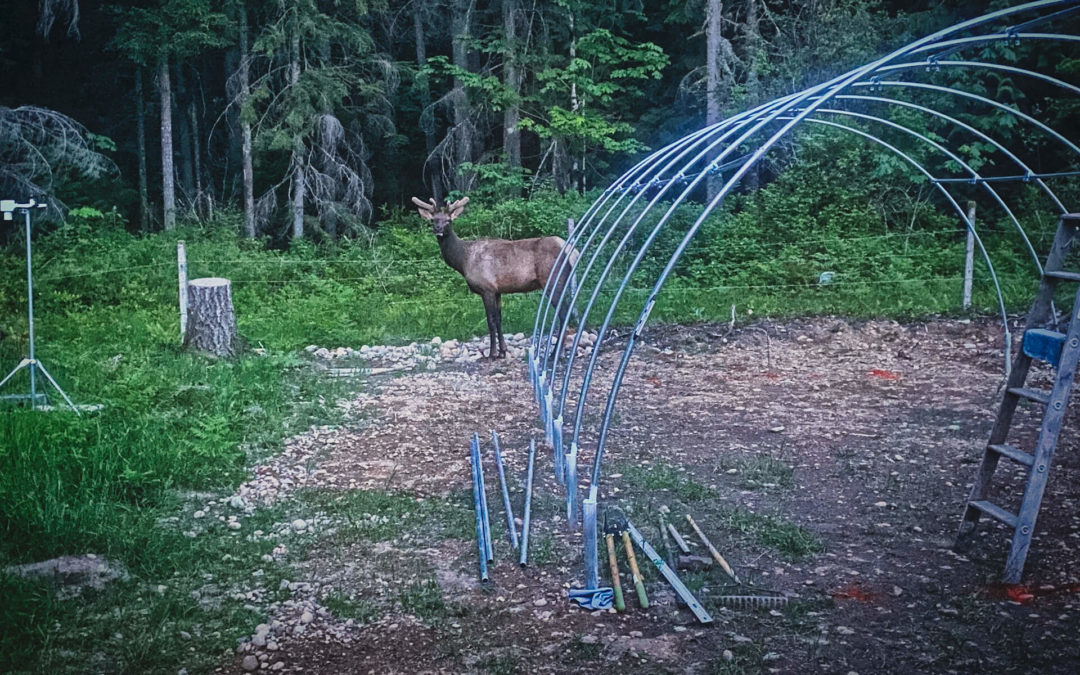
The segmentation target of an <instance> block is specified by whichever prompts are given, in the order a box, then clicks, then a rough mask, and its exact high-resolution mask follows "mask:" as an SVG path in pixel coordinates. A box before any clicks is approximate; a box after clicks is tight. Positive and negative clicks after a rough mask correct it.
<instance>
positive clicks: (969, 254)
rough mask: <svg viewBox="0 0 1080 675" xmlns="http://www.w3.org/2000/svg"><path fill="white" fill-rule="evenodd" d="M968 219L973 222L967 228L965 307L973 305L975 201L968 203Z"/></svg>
mask: <svg viewBox="0 0 1080 675" xmlns="http://www.w3.org/2000/svg"><path fill="white" fill-rule="evenodd" d="M967 207H968V209H967V219H968V223H971V227H968V228H966V229H967V249H966V251H965V254H964V299H963V308H964V309H969V308H970V307H971V275H972V272H973V267H974V264H975V232H974V229H973V228H974V227H975V202H974V201H970V202H968V204H967Z"/></svg>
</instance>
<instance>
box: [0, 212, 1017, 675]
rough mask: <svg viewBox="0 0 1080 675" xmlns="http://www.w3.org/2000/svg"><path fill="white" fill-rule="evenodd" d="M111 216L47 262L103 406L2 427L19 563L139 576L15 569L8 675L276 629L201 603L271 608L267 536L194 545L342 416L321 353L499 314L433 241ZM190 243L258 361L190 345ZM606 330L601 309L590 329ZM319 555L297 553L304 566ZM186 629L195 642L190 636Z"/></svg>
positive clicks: (527, 307)
mask: <svg viewBox="0 0 1080 675" xmlns="http://www.w3.org/2000/svg"><path fill="white" fill-rule="evenodd" d="M99 220H100V219H99ZM99 220H89V221H88V220H85V219H83V220H80V219H72V221H73V222H72V223H71V224H70V225H69V226H67V227H65V228H63V229H62V230H59V231H57V232H54V233H52V234H50V235H47V236H46V237H44V238H43V239H42V240H41V241H39V242H38V244H37V246H38V248H37V254H36V258H35V263H36V274H37V279H38V284H37V296H36V309H37V319H38V323H37V334H38V355H39V356H40V358H41V359H42V360H43V362H44V363H45V364H46V365H47V366H48V368H49V370H50V371H51V372H52V374H53V375H54V376H55V377H56V379H57V380H58V382H59V383H60V384H61V385H62V386H63V387H64V388H65V390H66V391H67V392H68V393H69V394H70V395H71V396H72V397H73V398H74V399H75V401H77V402H79V403H85V404H101V405H102V408H101V410H100V411H98V412H93V413H88V414H84V415H83V416H82V417H75V416H74V415H72V414H71V413H68V412H56V413H50V414H40V413H31V412H28V411H25V410H14V409H13V410H6V411H4V412H2V413H0V439H3V442H2V443H0V505H2V506H0V566H6V565H10V564H18V563H24V562H31V561H39V560H44V559H47V558H51V557H55V556H59V555H65V554H81V553H86V552H93V553H96V554H99V555H102V556H106V557H108V558H109V559H110V560H115V561H118V562H120V563H122V564H123V565H124V567H125V568H126V569H127V571H128V573H129V575H130V576H129V578H128V579H127V580H126V581H119V582H115V583H114V584H113V585H111V586H109V587H108V589H107V590H104V591H101V592H94V591H90V592H87V593H86V594H85V595H84V596H83V597H82V598H80V599H78V600H75V601H72V600H67V601H62V600H59V599H58V598H57V597H56V596H55V594H54V593H53V591H52V589H51V588H50V587H48V586H46V585H42V584H38V583H35V582H30V581H26V580H22V579H18V578H14V577H12V576H10V575H6V574H2V573H0V594H2V596H3V598H4V602H3V603H0V670H3V671H10V670H14V671H36V672H60V671H73V672H74V671H81V670H85V669H87V668H91V669H101V670H106V671H116V672H157V671H160V672H167V671H171V672H175V670H176V667H174V666H177V664H183V665H185V666H186V667H188V668H189V669H192V670H193V671H194V670H201V669H206V668H209V667H211V666H213V665H215V664H218V663H220V662H221V659H222V658H223V657H224V656H225V655H227V654H230V653H231V652H232V650H233V649H234V648H235V646H236V643H235V640H236V638H237V637H238V636H241V635H245V634H250V631H251V629H252V628H253V627H254V625H255V624H257V623H259V621H260V620H262V619H263V618H264V616H263V614H262V613H260V612H259V611H255V610H254V609H252V606H251V604H250V603H248V602H246V601H244V600H240V599H234V598H232V597H229V596H226V597H222V598H221V599H220V602H214V603H210V604H207V603H201V604H200V603H198V602H193V601H192V598H193V595H192V594H193V592H195V593H197V594H198V593H200V592H201V591H200V589H204V588H205V587H206V586H207V585H208V584H212V585H214V586H216V587H218V588H230V587H241V588H245V589H250V590H257V591H259V592H260V593H262V596H263V597H267V598H269V597H273V596H274V594H275V593H276V592H277V588H278V584H279V582H280V580H281V578H282V575H283V574H285V572H284V571H283V570H282V569H281V568H280V567H279V566H275V565H269V566H267V565H265V564H264V563H263V556H264V555H266V554H267V552H268V547H269V546H270V544H269V543H267V541H265V540H261V541H260V540H250V539H248V538H246V537H243V536H237V535H236V534H235V533H234V532H232V531H230V530H229V529H227V527H226V526H225V524H224V523H220V524H217V525H213V526H210V527H209V528H208V529H206V531H205V532H203V533H202V534H200V535H199V536H197V537H189V536H186V535H185V534H184V532H185V529H186V528H185V525H186V524H187V523H188V519H190V517H191V515H190V514H191V512H192V511H193V510H194V508H196V507H195V506H194V504H195V503H196V502H197V499H200V498H203V499H204V498H205V495H208V494H209V495H218V496H227V495H229V494H231V492H232V490H233V489H234V488H235V486H236V485H237V484H238V483H239V482H240V481H242V480H243V478H244V477H245V475H246V473H245V472H246V469H247V467H249V466H250V465H251V463H252V461H253V459H255V458H258V457H265V456H268V455H271V454H273V453H275V452H278V451H279V450H280V448H281V443H282V440H283V439H284V438H286V437H287V436H289V435H290V434H293V433H295V432H297V431H299V430H303V429H305V428H307V427H308V426H310V425H312V424H322V423H333V422H334V421H335V420H336V419H337V417H338V413H337V411H336V407H335V406H334V401H335V400H336V399H338V398H339V397H340V396H342V395H343V394H344V393H345V392H344V390H343V389H341V387H343V386H345V385H344V384H343V383H342V381H340V380H329V379H326V378H320V377H319V375H318V373H317V371H315V370H314V369H312V368H311V367H310V366H309V364H308V361H307V360H305V359H304V358H302V357H301V356H299V355H298V354H299V353H300V351H299V350H301V349H302V348H303V347H304V346H306V345H308V344H318V345H320V346H327V347H335V346H354V347H359V346H361V345H363V344H379V343H403V342H408V341H410V340H414V339H422V338H423V339H427V338H430V337H432V336H434V335H439V336H441V337H443V338H444V339H447V338H467V337H470V336H473V335H478V334H483V333H485V332H486V327H485V322H484V315H483V308H482V306H481V303H480V301H479V300H478V299H477V298H476V297H475V296H470V295H469V294H468V293H467V291H466V289H465V288H464V284H463V283H462V281H461V279H460V278H459V277H458V276H457V275H456V273H454V272H453V271H452V270H449V269H448V268H446V267H445V266H444V265H443V263H442V262H441V261H440V260H439V259H438V257H437V255H438V254H437V249H436V246H435V242H434V240H433V238H432V237H430V235H429V234H428V233H426V232H416V231H406V230H402V229H400V228H387V229H386V230H385V231H383V232H381V233H380V234H379V238H378V240H377V241H376V242H375V244H370V243H367V242H363V243H352V244H343V245H339V246H337V247H335V248H317V247H314V246H306V245H305V246H298V247H294V249H292V250H290V251H288V252H281V251H270V250H266V249H265V248H264V246H263V245H262V244H261V243H260V242H254V243H253V242H243V241H238V240H237V239H235V237H234V236H233V235H232V234H231V233H229V232H228V231H227V230H225V229H224V228H220V229H218V230H214V231H211V230H189V231H184V232H181V233H177V234H175V235H169V236H166V235H155V236H148V237H137V236H133V235H129V234H126V233H124V232H122V231H121V230H120V229H118V228H117V227H111V226H110V225H109V223H108V222H99ZM107 220H108V218H107V217H105V221H107ZM545 227H547V228H548V229H553V228H555V227H557V223H556V224H549V225H546V226H545ZM529 233H530V232H528V231H524V232H518V231H515V232H514V233H513V234H515V235H518V234H529ZM463 234H466V235H467V234H468V231H467V228H466V231H464V232H463ZM180 238H182V239H185V240H186V242H187V251H188V259H189V261H190V268H191V271H190V276H191V277H198V276H209V275H221V276H227V277H229V278H231V279H233V281H234V284H235V286H234V301H235V304H236V309H237V315H238V322H239V328H240V332H241V334H242V335H243V337H244V338H245V340H246V342H247V344H248V345H249V347H251V348H253V349H249V350H248V351H246V352H245V353H244V354H243V355H242V356H240V357H239V358H237V359H235V360H233V361H218V360H212V359H208V358H205V357H201V356H196V355H192V354H188V353H185V352H184V351H182V350H181V349H180V347H179V344H178V342H179V335H178V332H179V331H178V318H177V310H176V268H175V246H176V244H175V241H176V239H180ZM957 260H958V261H959V258H958V259H957ZM23 264H24V263H23V259H22V256H21V251H20V249H19V248H18V247H17V246H16V247H14V248H10V249H8V250H6V251H0V275H2V276H0V278H2V279H3V282H2V283H0V320H2V323H3V326H4V328H5V330H6V331H7V332H8V333H9V336H8V337H7V338H6V339H4V340H3V341H0V367H2V368H3V369H4V370H5V372H6V370H7V369H8V368H10V367H12V366H14V365H15V364H16V363H18V361H19V359H20V358H22V357H23V356H24V354H25V350H26V339H25V335H26V323H25V318H24V317H23V312H24V302H25V288H24V286H23V276H22V274H23V272H22V269H23V268H22V265H23ZM926 276H929V275H925V274H924V275H919V276H918V277H916V278H912V279H909V280H904V279H893V280H891V281H889V282H888V283H885V282H882V281H880V280H862V281H860V280H858V279H855V280H854V281H850V282H838V283H835V284H832V285H828V286H817V285H816V284H810V285H803V286H799V287H789V286H785V285H784V284H782V283H778V284H774V285H773V286H771V287H762V286H759V285H755V284H752V283H745V282H746V280H745V279H735V280H732V281H731V282H730V283H727V285H725V284H724V283H721V282H718V281H716V280H694V279H693V278H692V277H680V278H678V279H676V280H675V281H674V282H673V284H672V287H671V289H670V292H668V293H665V294H664V295H662V296H661V300H660V302H658V304H657V306H656V308H655V310H654V312H653V314H652V319H653V320H662V321H683V322H693V321H706V320H717V321H724V322H726V321H728V320H729V319H730V312H731V305H733V304H734V305H736V306H737V308H738V309H737V311H738V316H739V318H740V320H746V319H747V318H752V319H756V318H758V317H760V316H783V315H796V314H819V313H842V314H846V315H849V316H881V315H888V316H919V315H925V314H932V313H937V312H950V311H955V309H956V305H957V298H958V297H959V280H958V279H955V278H952V277H949V278H943V280H936V281H935V280H932V279H931V280H930V281H927V280H925V279H923V280H919V279H920V278H923V277H926ZM762 283H764V284H768V283H769V281H768V279H765V281H763V282H762ZM589 290H591V289H589ZM1029 290H1030V280H1025V281H1017V282H1015V283H1013V282H1010V285H1009V291H1010V293H1011V297H1015V298H1016V299H1017V300H1016V301H1015V303H1014V304H1020V305H1023V304H1026V300H1024V299H1023V298H1024V296H1025V294H1026V293H1027V292H1028V291H1029ZM611 292H612V289H611V288H608V287H606V286H605V287H604V288H603V289H601V293H600V296H601V299H600V301H599V304H598V307H606V304H607V303H606V302H605V300H606V299H607V298H610V297H611V295H610V294H611ZM646 292H647V291H646V290H645V289H638V288H636V287H635V290H631V291H630V292H629V294H628V296H627V298H626V300H625V301H624V302H623V303H622V304H621V305H620V308H619V310H618V312H617V313H616V315H615V321H616V323H620V324H623V323H630V322H633V321H634V320H636V318H637V313H638V310H639V309H640V306H641V301H642V300H643V298H644V295H645V293H646ZM537 302H538V295H537V294H531V295H528V296H510V297H508V298H506V300H505V302H504V321H503V323H504V326H506V327H508V329H509V331H508V332H518V331H521V332H529V331H530V330H531V328H532V325H533V316H534V313H535V308H536V304H537ZM976 307H978V308H979V309H980V310H983V309H986V308H991V307H993V299H992V296H991V295H990V294H989V291H988V290H987V286H986V285H981V286H978V287H977V295H976ZM599 318H600V316H597V315H596V314H594V316H593V317H592V318H591V319H590V323H591V324H593V325H595V323H596V322H597V321H598V320H599ZM351 386H362V383H360V384H359V385H357V384H356V383H353V384H352V385H351ZM26 387H27V383H26V381H25V379H22V380H19V379H17V380H16V381H14V382H12V383H11V384H10V385H9V386H8V387H6V388H5V391H4V392H2V393H13V392H17V391H22V390H25V389H26ZM746 461H747V464H746V466H741V467H740V469H741V470H742V471H741V473H743V474H744V475H745V476H746V481H747V487H750V488H753V487H755V486H757V485H761V484H769V485H772V484H780V485H783V484H785V482H786V481H790V469H788V468H786V467H784V466H777V465H775V464H770V463H768V462H764V461H761V460H755V459H753V458H748V459H747V460H746ZM674 471H675V470H673V469H667V468H657V469H656V470H655V471H649V472H648V473H646V474H643V475H640V476H636V477H635V478H634V480H636V481H638V482H641V483H642V484H643V485H645V486H647V487H649V488H650V489H657V490H660V489H667V488H670V489H673V490H678V491H680V497H681V498H684V499H686V500H688V501H693V500H700V499H705V498H707V497H708V496H709V495H708V492H709V488H707V487H705V486H703V485H698V484H696V483H693V482H688V481H685V480H683V479H682V477H681V476H680V475H677V472H676V473H672V472H674ZM665 472H666V473H665ZM682 493H686V494H682ZM193 495H195V496H193ZM200 495H201V496H200ZM298 498H302V499H303V500H306V501H305V502H304V503H305V508H315V505H316V504H318V503H319V500H325V499H327V498H326V497H325V496H319V495H306V496H302V497H298ZM362 499H368V500H370V501H371V503H367V502H365V503H362V504H344V505H343V504H336V503H332V504H328V505H324V506H326V508H328V509H330V510H332V511H333V512H335V513H338V514H339V515H341V514H344V516H342V517H345V516H347V515H348V514H349V513H351V512H353V511H356V510H357V509H359V511H358V513H359V512H362V513H372V512H374V511H373V510H375V511H377V510H378V509H390V510H394V509H397V508H398V507H401V505H400V504H396V503H393V500H394V497H393V496H387V495H367V496H366V497H363V498H362ZM380 500H389V501H388V502H386V503H382V502H381V501H380ZM276 508H278V509H280V508H284V507H276ZM402 508H404V507H402ZM440 513H442V514H443V515H444V516H445V517H446V518H448V521H447V522H446V523H445V527H446V528H447V531H448V532H456V531H458V530H459V529H460V530H461V531H463V532H465V533H466V534H465V536H466V537H467V536H468V527H469V523H468V513H467V510H466V509H465V508H457V507H454V508H446V509H442V510H440ZM447 514H449V515H447ZM463 514H464V515H463ZM421 515H423V514H421ZM717 515H718V516H719V517H721V518H722V519H723V522H725V524H726V525H727V526H729V527H731V528H734V529H736V530H738V531H739V532H742V533H743V534H745V535H746V536H748V537H750V538H753V539H755V540H757V541H759V542H761V543H762V544H764V545H768V546H771V547H774V548H777V549H779V550H781V551H784V552H786V553H789V554H791V555H794V556H798V555H805V554H806V553H809V552H812V551H814V550H817V549H816V547H817V543H816V542H815V541H813V540H812V539H807V538H806V536H805V533H803V532H801V531H800V530H798V529H797V528H794V527H792V526H790V525H788V524H786V523H782V522H773V521H770V520H769V519H768V518H767V517H762V516H754V515H753V514H748V513H744V512H739V511H737V510H732V511H730V512H725V513H722V514H717ZM281 517H284V515H283V514H282V513H281V512H280V511H275V510H274V509H264V510H262V511H259V512H257V513H256V515H255V516H253V519H254V521H253V525H254V524H255V522H257V521H259V520H263V521H265V522H266V523H272V522H274V521H275V519H276V518H281ZM169 519H176V520H173V521H170V520H169ZM346 521H347V519H346ZM163 523H170V524H168V525H167V526H165V525H163ZM341 536H351V537H352V538H353V540H355V539H357V538H361V539H362V538H365V537H370V536H371V535H370V533H368V534H363V533H357V532H354V533H352V535H350V534H349V530H348V528H347V527H346V528H345V531H344V534H342V535H341ZM534 545H535V547H536V548H535V549H534V552H533V556H534V558H535V559H536V561H537V562H538V563H540V562H544V560H545V558H547V557H550V549H551V546H550V542H545V541H543V540H542V539H540V540H538V541H536V542H535V543H534ZM302 551H303V546H302V545H298V546H296V547H293V548H291V555H293V556H299V555H301V553H302ZM254 569H262V570H263V574H262V576H260V577H259V579H258V580H257V581H253V580H252V577H251V573H252V570H254ZM434 590H435V591H437V590H438V589H437V587H435V589H434ZM329 602H330V603H331V604H333V605H334V606H336V607H337V609H338V611H340V612H342V613H351V614H355V615H356V616H357V617H365V616H369V615H371V613H372V612H373V611H374V610H373V609H372V608H371V607H369V606H367V605H366V604H364V602H363V600H362V599H357V598H351V597H334V598H330V600H329ZM442 602H443V601H442V599H441V597H438V596H437V594H436V593H435V592H433V587H432V585H431V584H430V583H427V584H426V585H425V584H420V585H417V586H416V587H411V588H409V589H407V592H406V593H405V594H403V596H402V597H401V599H400V603H401V604H402V605H403V606H408V607H411V608H413V609H414V610H415V611H416V612H417V613H418V614H420V615H422V616H428V617H431V618H432V619H435V618H438V617H439V616H440V615H441V614H444V613H445V612H446V611H447V608H446V607H445V606H444V605H443V604H442ZM177 634H182V635H186V636H188V637H187V638H185V639H183V640H177V639H176V637H175V636H176V635H177Z"/></svg>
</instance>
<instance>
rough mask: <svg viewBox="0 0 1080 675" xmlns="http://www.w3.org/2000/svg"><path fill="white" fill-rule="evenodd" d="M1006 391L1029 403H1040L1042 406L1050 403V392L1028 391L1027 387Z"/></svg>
mask: <svg viewBox="0 0 1080 675" xmlns="http://www.w3.org/2000/svg"><path fill="white" fill-rule="evenodd" d="M1008 391H1009V393H1010V394H1012V395H1014V396H1020V397H1022V398H1026V399H1028V400H1029V401H1035V402H1036V403H1042V404H1043V405H1046V404H1048V403H1050V392H1047V391H1039V390H1038V389H1028V388H1027V387H1009V390H1008Z"/></svg>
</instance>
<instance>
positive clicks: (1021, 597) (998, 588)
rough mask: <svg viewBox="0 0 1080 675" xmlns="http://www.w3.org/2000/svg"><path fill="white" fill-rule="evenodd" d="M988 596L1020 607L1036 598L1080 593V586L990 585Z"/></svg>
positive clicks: (987, 588) (987, 589)
mask: <svg viewBox="0 0 1080 675" xmlns="http://www.w3.org/2000/svg"><path fill="white" fill-rule="evenodd" d="M986 591H987V594H988V595H989V596H990V597H991V598H997V599H999V600H1008V601H1010V602H1015V603H1017V604H1020V605H1028V604H1031V603H1032V602H1033V601H1034V600H1035V599H1036V598H1043V597H1047V596H1051V595H1067V594H1069V593H1080V584H1069V585H1067V586H1050V585H1043V586H1028V585H1026V584H990V585H989V586H987V587H986Z"/></svg>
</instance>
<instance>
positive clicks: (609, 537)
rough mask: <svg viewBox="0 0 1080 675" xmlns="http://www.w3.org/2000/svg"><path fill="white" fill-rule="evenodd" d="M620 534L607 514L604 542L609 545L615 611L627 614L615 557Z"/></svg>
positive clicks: (605, 516)
mask: <svg viewBox="0 0 1080 675" xmlns="http://www.w3.org/2000/svg"><path fill="white" fill-rule="evenodd" d="M618 533H619V529H618V527H616V526H614V525H613V524H612V523H610V522H608V516H607V514H606V513H605V514H604V542H605V543H606V544H607V557H608V566H610V567H611V585H612V587H613V588H614V589H615V609H616V610H618V611H620V612H625V611H626V602H625V601H624V600H623V594H622V580H621V579H620V578H619V561H618V559H617V558H616V557H615V535H616V534H618Z"/></svg>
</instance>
